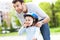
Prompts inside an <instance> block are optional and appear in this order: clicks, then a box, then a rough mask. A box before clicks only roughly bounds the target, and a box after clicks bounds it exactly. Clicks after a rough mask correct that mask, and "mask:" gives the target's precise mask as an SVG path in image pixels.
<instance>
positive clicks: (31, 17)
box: [19, 12, 40, 40]
mask: <svg viewBox="0 0 60 40" xmlns="http://www.w3.org/2000/svg"><path fill="white" fill-rule="evenodd" d="M24 18H25V22H24V24H23V27H22V28H21V29H20V30H19V35H22V34H23V32H26V34H27V38H26V40H40V39H39V34H40V31H39V30H40V29H39V27H36V26H35V24H36V23H37V22H38V15H37V14H35V13H33V12H30V13H26V14H24Z"/></svg>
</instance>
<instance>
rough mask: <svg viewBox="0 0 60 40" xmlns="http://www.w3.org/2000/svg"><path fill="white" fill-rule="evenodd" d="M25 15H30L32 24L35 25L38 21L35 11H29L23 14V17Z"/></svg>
mask: <svg viewBox="0 0 60 40" xmlns="http://www.w3.org/2000/svg"><path fill="white" fill-rule="evenodd" d="M27 16H30V17H32V18H33V24H32V25H35V24H36V23H37V22H38V15H37V14H36V13H34V12H29V13H26V14H24V18H25V17H27Z"/></svg>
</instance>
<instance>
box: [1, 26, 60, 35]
mask: <svg viewBox="0 0 60 40" xmlns="http://www.w3.org/2000/svg"><path fill="white" fill-rule="evenodd" d="M50 33H51V34H56V33H60V27H58V28H50ZM24 34H25V33H24ZM0 36H18V32H12V33H7V34H0Z"/></svg>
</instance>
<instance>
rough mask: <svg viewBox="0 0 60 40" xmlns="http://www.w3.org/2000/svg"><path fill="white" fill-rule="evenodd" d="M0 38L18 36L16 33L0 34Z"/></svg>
mask: <svg viewBox="0 0 60 40" xmlns="http://www.w3.org/2000/svg"><path fill="white" fill-rule="evenodd" d="M0 36H18V32H12V33H6V34H0Z"/></svg>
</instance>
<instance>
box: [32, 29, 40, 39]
mask: <svg viewBox="0 0 60 40" xmlns="http://www.w3.org/2000/svg"><path fill="white" fill-rule="evenodd" d="M39 34H40V30H39V28H36V32H35V34H34V36H33V40H34V39H37V38H38V37H39Z"/></svg>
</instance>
